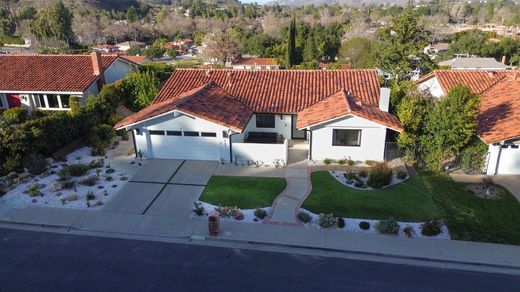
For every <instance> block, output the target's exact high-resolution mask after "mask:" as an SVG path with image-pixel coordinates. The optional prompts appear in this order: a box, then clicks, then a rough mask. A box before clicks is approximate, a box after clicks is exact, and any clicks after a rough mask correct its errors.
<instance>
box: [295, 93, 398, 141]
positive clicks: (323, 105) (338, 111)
mask: <svg viewBox="0 0 520 292" xmlns="http://www.w3.org/2000/svg"><path fill="white" fill-rule="evenodd" d="M348 115H353V116H357V117H361V118H364V119H367V120H370V121H373V122H375V123H378V124H381V125H383V126H386V127H388V128H390V129H392V130H395V131H398V132H402V131H403V127H402V126H401V123H400V122H399V120H397V118H396V117H395V116H394V115H392V114H390V113H388V112H385V111H382V110H380V109H379V107H378V106H375V105H371V104H367V103H364V102H363V101H362V100H360V99H358V98H356V97H353V96H351V95H350V94H349V93H347V92H346V91H345V90H340V91H338V92H336V93H335V94H333V95H331V96H329V97H327V98H325V99H324V100H322V101H320V102H318V103H316V104H314V105H312V106H310V107H308V108H306V109H304V110H302V111H301V112H299V113H298V122H297V125H296V126H297V128H298V129H302V128H306V127H308V126H312V125H316V124H319V123H322V122H326V121H329V120H332V119H335V118H339V117H344V116H348Z"/></svg>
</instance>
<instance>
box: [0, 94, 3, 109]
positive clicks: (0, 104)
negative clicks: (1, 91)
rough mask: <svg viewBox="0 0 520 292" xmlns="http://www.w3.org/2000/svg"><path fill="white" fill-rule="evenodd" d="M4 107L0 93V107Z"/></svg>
mask: <svg viewBox="0 0 520 292" xmlns="http://www.w3.org/2000/svg"><path fill="white" fill-rule="evenodd" d="M3 107H4V101H3V100H2V96H1V95H0V108H3Z"/></svg>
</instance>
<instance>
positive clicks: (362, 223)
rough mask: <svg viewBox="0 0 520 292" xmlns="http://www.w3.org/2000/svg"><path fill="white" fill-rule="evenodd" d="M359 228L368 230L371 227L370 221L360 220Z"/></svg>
mask: <svg viewBox="0 0 520 292" xmlns="http://www.w3.org/2000/svg"><path fill="white" fill-rule="evenodd" d="M359 228H361V229H362V230H368V229H370V223H368V222H366V221H361V222H359Z"/></svg>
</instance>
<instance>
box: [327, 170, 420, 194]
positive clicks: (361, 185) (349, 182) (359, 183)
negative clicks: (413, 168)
mask: <svg viewBox="0 0 520 292" xmlns="http://www.w3.org/2000/svg"><path fill="white" fill-rule="evenodd" d="M329 173H330V175H332V177H334V178H335V179H336V180H337V181H338V182H340V183H341V184H343V185H345V186H347V187H349V188H353V189H356V190H373V189H374V188H372V187H370V186H369V185H368V184H367V182H368V175H360V174H362V172H349V171H329ZM409 178H410V176H409V175H406V177H405V178H403V179H399V178H397V176H395V175H394V176H393V177H392V181H391V182H390V184H388V185H386V186H383V187H382V189H384V188H388V187H390V186H393V185H396V184H399V183H402V182H404V181H406V180H407V179H409Z"/></svg>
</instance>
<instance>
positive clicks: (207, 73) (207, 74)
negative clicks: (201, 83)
mask: <svg viewBox="0 0 520 292" xmlns="http://www.w3.org/2000/svg"><path fill="white" fill-rule="evenodd" d="M206 77H208V78H211V70H206Z"/></svg>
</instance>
